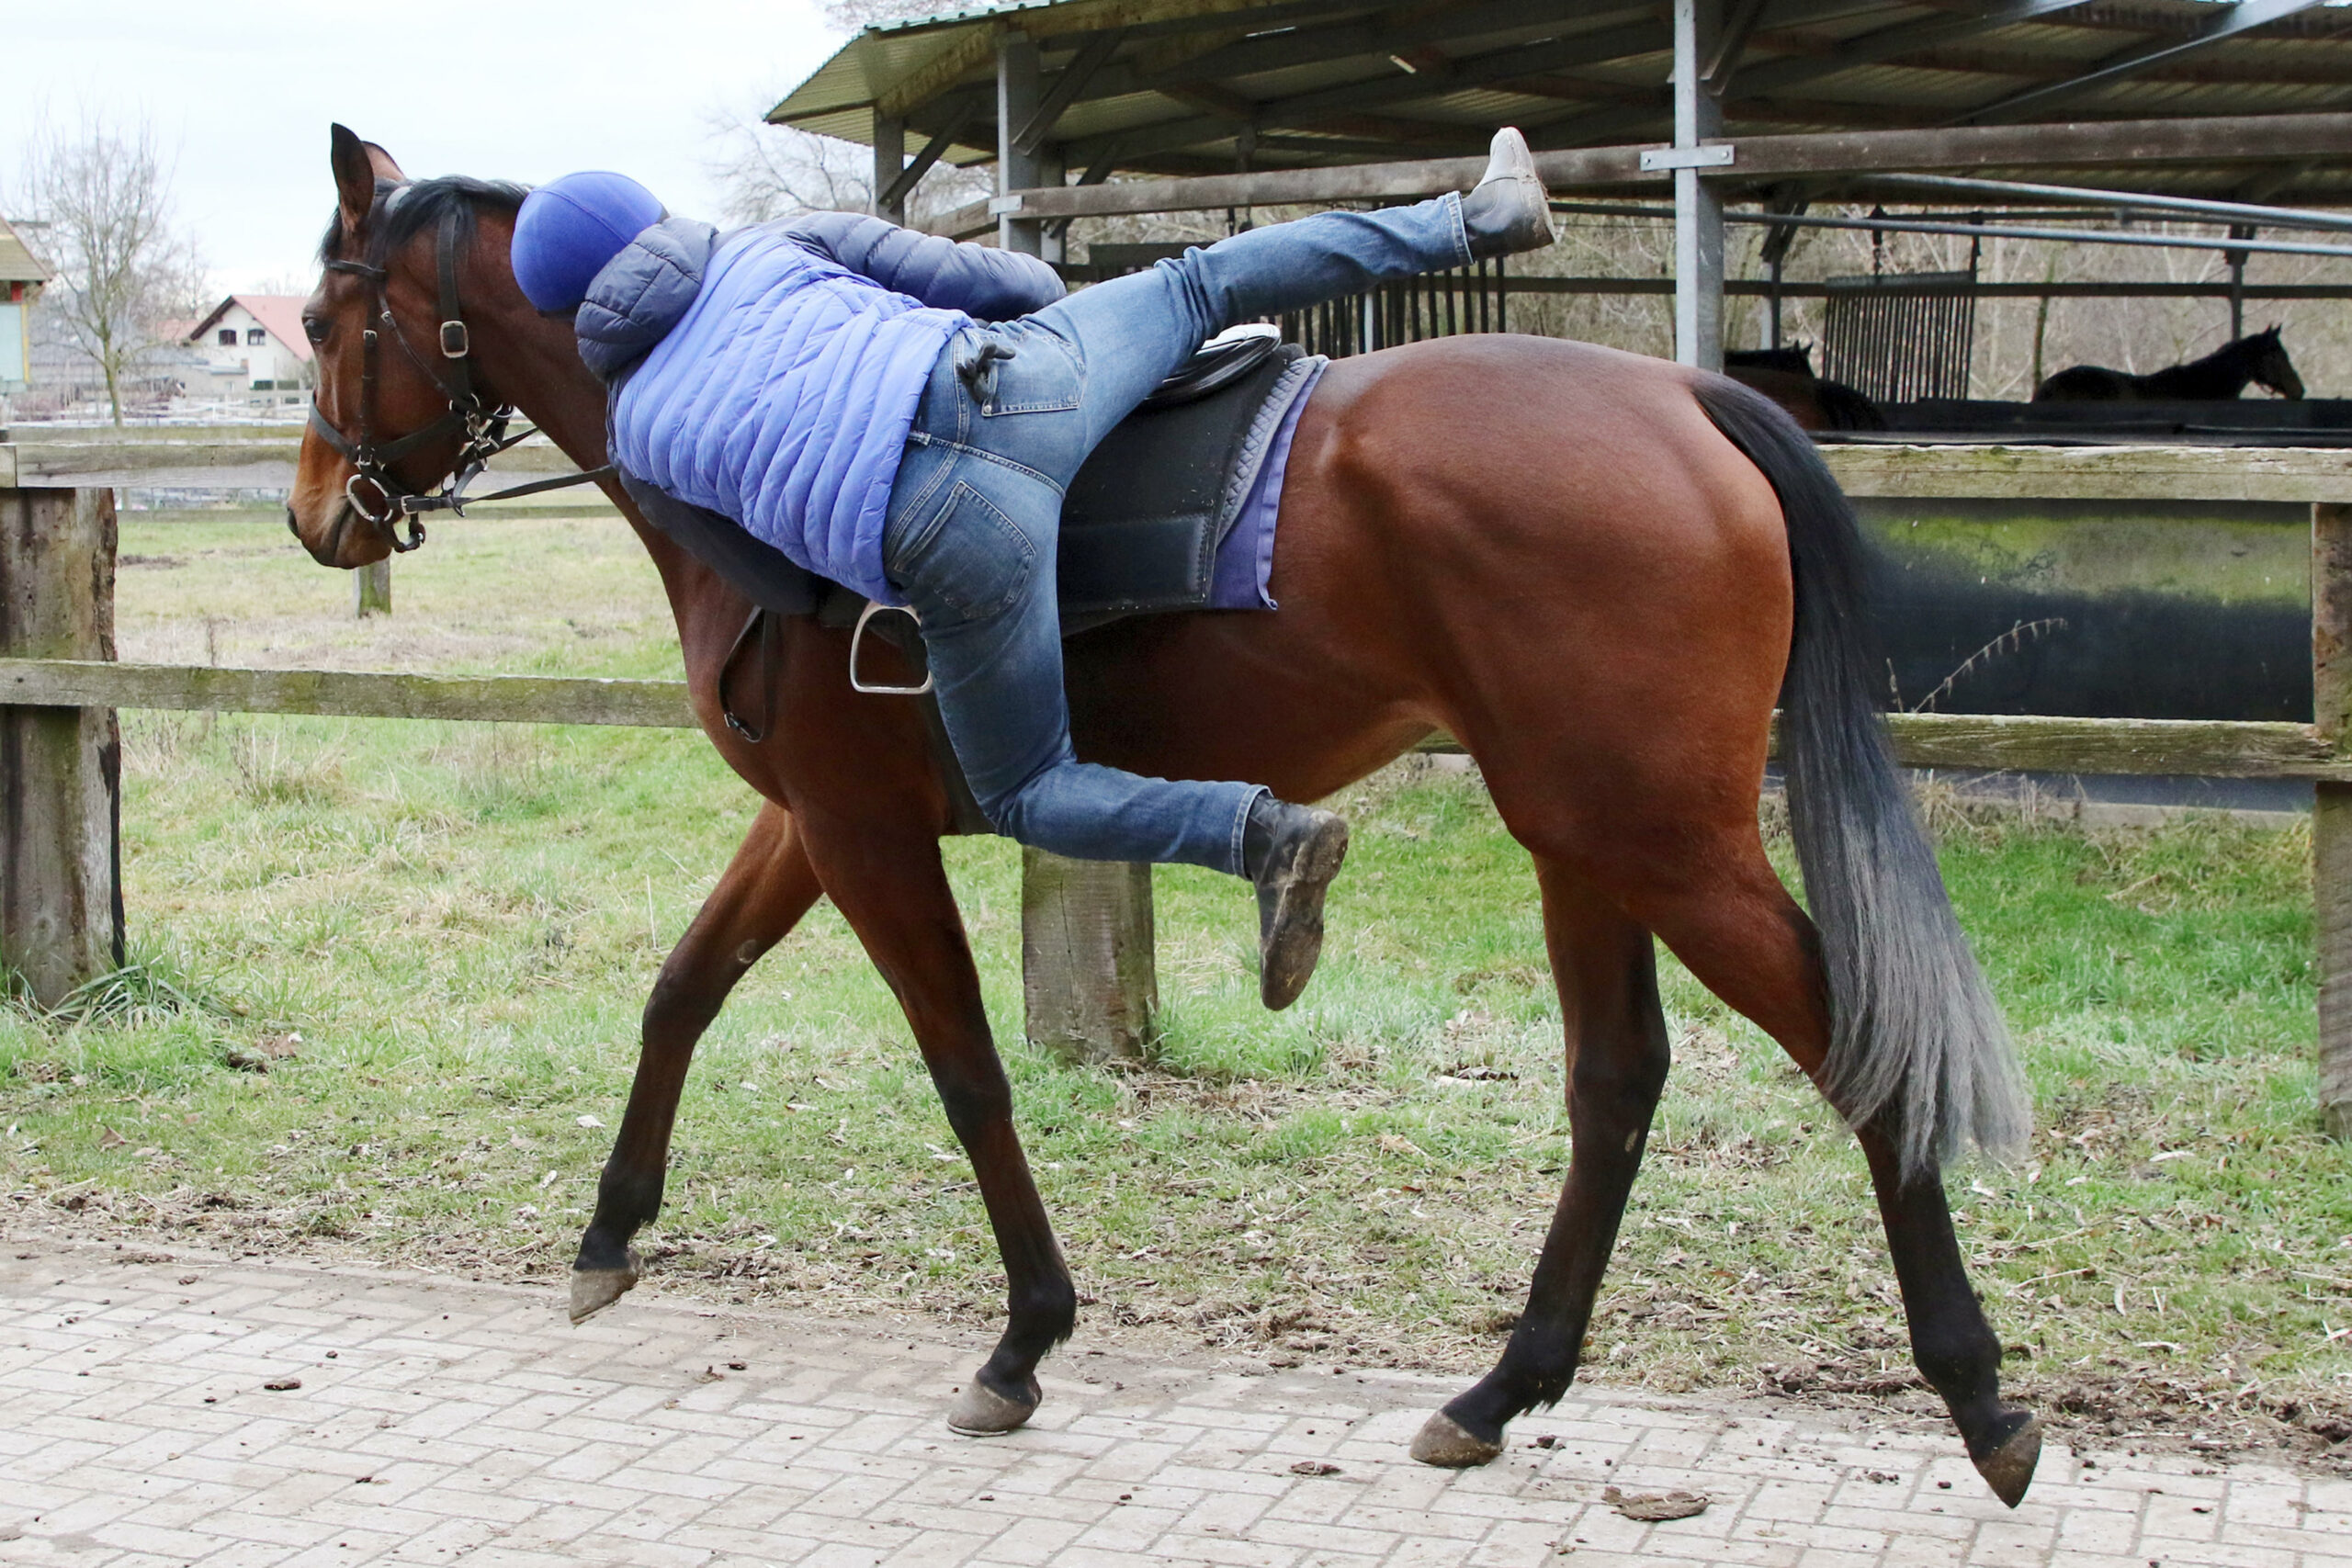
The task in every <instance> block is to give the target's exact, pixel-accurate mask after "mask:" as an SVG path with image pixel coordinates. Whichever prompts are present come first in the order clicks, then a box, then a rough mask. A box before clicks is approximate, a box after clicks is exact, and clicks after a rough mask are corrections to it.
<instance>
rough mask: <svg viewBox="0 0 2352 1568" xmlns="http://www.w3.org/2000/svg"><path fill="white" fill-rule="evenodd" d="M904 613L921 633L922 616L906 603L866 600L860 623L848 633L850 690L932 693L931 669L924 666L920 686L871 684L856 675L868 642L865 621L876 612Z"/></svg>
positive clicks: (915, 694)
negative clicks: (861, 654)
mask: <svg viewBox="0 0 2352 1568" xmlns="http://www.w3.org/2000/svg"><path fill="white" fill-rule="evenodd" d="M876 615H904V616H906V618H907V619H909V620H910V621H912V622H913V623H914V624H915V629H916V631H918V632H920V631H922V616H921V615H916V614H915V613H914V611H913V610H912V609H911V608H910V607H909V606H907V605H904V604H883V603H881V602H880V601H879V600H876V599H868V600H867V601H866V602H865V609H863V610H860V611H859V612H858V613H857V625H856V626H854V627H852V628H851V630H850V634H849V685H850V690H851V691H853V692H863V693H865V694H866V695H867V696H871V697H922V696H929V695H930V694H931V686H932V680H931V671H930V670H928V669H925V670H924V671H923V672H922V685H920V686H869V685H867V684H866V683H865V682H863V681H861V680H859V679H858V678H857V655H858V650H859V649H861V648H863V647H864V646H865V623H866V622H868V621H870V620H872V619H873V618H874V617H875V616H876Z"/></svg>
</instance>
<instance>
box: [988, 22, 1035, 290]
mask: <svg viewBox="0 0 2352 1568" xmlns="http://www.w3.org/2000/svg"><path fill="white" fill-rule="evenodd" d="M1041 70H1042V67H1041V66H1040V64H1039V62H1038V51H1037V44H1036V40H1035V39H1032V38H1030V37H1029V36H1028V35H1027V34H1025V33H1017V32H1014V33H1007V34H1005V35H1004V37H1003V38H1001V39H998V40H997V46H996V147H997V158H996V193H997V195H998V196H1000V197H1001V196H1003V195H1004V194H1005V193H1006V192H1008V191H1016V190H1026V189H1029V188H1030V187H1032V186H1035V185H1036V184H1037V154H1036V152H1035V150H1034V149H1033V150H1029V151H1023V149H1022V148H1021V147H1019V146H1018V145H1017V144H1016V141H1015V139H1016V137H1017V136H1018V134H1019V132H1020V130H1021V128H1022V127H1023V126H1024V125H1026V124H1028V123H1029V119H1030V117H1031V116H1033V115H1035V113H1036V112H1037V97H1038V86H1039V74H1040V72H1041ZM996 243H998V244H999V245H1001V246H1002V247H1003V248H1004V249H1006V250H1008V251H1026V252H1027V253H1028V254H1031V255H1033V256H1034V255H1035V254H1037V253H1038V251H1039V249H1040V248H1041V246H1042V244H1043V243H1044V226H1043V225H1042V224H1041V223H1040V222H1039V221H1038V220H1037V219H1035V218H1026V217H1022V216H1020V215H1018V214H1016V213H1012V212H1004V213H1001V214H999V215H998V218H997V227H996Z"/></svg>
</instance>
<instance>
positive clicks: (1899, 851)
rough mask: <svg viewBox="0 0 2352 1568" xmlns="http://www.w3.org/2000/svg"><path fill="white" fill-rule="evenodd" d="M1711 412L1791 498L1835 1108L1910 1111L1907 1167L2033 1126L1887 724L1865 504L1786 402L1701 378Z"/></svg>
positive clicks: (1787, 737)
mask: <svg viewBox="0 0 2352 1568" xmlns="http://www.w3.org/2000/svg"><path fill="white" fill-rule="evenodd" d="M1692 393H1693V395H1694V396H1695V397H1696V398H1697V400H1698V402H1699V407H1700V408H1701V409H1702V411H1703V412H1705V413H1706V415H1707V417H1708V418H1709V419H1710V420H1713V422H1714V425H1715V428H1716V429H1717V430H1720V431H1722V432H1723V434H1724V438H1725V439H1726V440H1728V441H1729V442H1730V443H1731V444H1732V445H1733V446H1736V447H1738V448H1739V449H1740V451H1741V452H1742V453H1744V454H1746V455H1747V459H1748V461H1749V462H1752V463H1754V464H1755V465H1756V466H1757V468H1760V469H1761V470H1763V473H1764V477H1765V478H1766V479H1770V481H1771V484H1772V489H1773V490H1774V491H1776V492H1777V493H1778V494H1779V496H1780V498H1781V513H1782V515H1783V516H1784V517H1785V519H1786V520H1787V526H1788V531H1789V562H1790V567H1791V570H1792V576H1793V577H1794V579H1795V582H1796V629H1795V634H1794V637H1792V642H1791V647H1790V649H1789V670H1788V679H1787V682H1786V684H1785V686H1784V687H1783V689H1782V692H1781V759H1782V766H1783V767H1784V769H1785V770H1786V773H1787V777H1788V789H1789V827H1790V832H1791V835H1792V837H1793V838H1794V840H1795V841H1796V852H1797V863H1798V864H1799V865H1800V866H1801V867H1802V868H1803V869H1804V890H1805V901H1806V903H1807V905H1808V906H1809V907H1810V908H1811V912H1812V915H1813V921H1814V924H1815V926H1816V927H1817V928H1819V930H1820V932H1821V952H1822V958H1823V961H1824V964H1826V968H1827V971H1828V978H1829V998H1830V1021H1831V1033H1830V1041H1829V1061H1828V1072H1827V1075H1826V1078H1827V1081H1826V1084H1825V1085H1824V1086H1823V1087H1824V1089H1825V1090H1826V1092H1827V1094H1828V1096H1829V1099H1830V1102H1831V1103H1832V1104H1834V1105H1835V1106H1837V1108H1838V1111H1839V1112H1840V1113H1842V1114H1843V1115H1844V1116H1845V1118H1846V1119H1847V1121H1848V1122H1849V1123H1851V1124H1852V1125H1854V1126H1857V1127H1860V1126H1866V1125H1869V1124H1870V1123H1871V1122H1874V1121H1876V1120H1877V1119H1878V1118H1880V1117H1881V1116H1883V1115H1885V1114H1887V1113H1889V1112H1893V1113H1894V1118H1895V1123H1894V1126H1893V1127H1891V1128H1890V1129H1889V1131H1891V1132H1895V1133H1897V1134H1899V1140H1900V1148H1901V1152H1902V1156H1903V1167H1904V1169H1905V1172H1906V1173H1908V1174H1919V1173H1922V1172H1925V1171H1927V1170H1929V1169H1931V1168H1933V1167H1934V1166H1935V1165H1936V1164H1937V1163H1938V1162H1939V1161H1942V1160H1949V1159H1951V1158H1953V1157H1955V1156H1958V1155H1959V1154H1960V1153H1961V1152H1962V1149H1963V1148H1964V1147H1965V1146H1966V1145H1969V1144H1972V1143H1973V1144H1975V1145H1978V1146H1980V1147H1982V1148H1984V1149H1985V1150H1987V1151H1988V1152H1991V1153H1995V1154H2000V1153H2006V1152H2008V1151H2010V1150H2013V1149H2015V1148H2016V1147H2018V1145H2020V1144H2022V1142H2023V1141H2024V1139H2025V1136H2026V1134H2027V1133H2028V1131H2029V1130H2030V1126H2031V1111H2030V1107H2029V1104H2028V1101H2027V1097H2026V1093H2025V1086H2024V1080H2023V1075H2022V1074H2021V1073H2020V1072H2019V1071H2018V1063H2017V1055H2016V1052H2015V1051H2014V1049H2013V1048H2012V1047H2011V1045H2010V1043H2009V1035H2008V1030H2007V1026H2005V1025H2004V1024H2003V1023H2002V1021H2001V1014H2000V1010H1999V1009H1998V1008H1997V1007H1996V1005H1995V1003H1994V1000H1993V994H1992V990H1991V988H1990V987H1987V986H1986V985H1985V976H1984V973H1983V971H1981V970H1980V969H1978V968H1977V966H1976V958H1975V955H1974V954H1973V953H1970V952H1969V949H1968V939H1967V938H1966V937H1964V936H1962V934H1961V930H1960V922H1959V921H1958V920H1957V919H1954V917H1953V915H1952V909H1951V897H1950V896H1949V895H1948V894H1946V892H1945V891H1944V882H1943V875H1942V874H1941V873H1940V872H1939V871H1938V870H1937V869H1936V857H1935V852H1934V851H1933V850H1932V849H1931V848H1930V847H1929V845H1928V838H1927V834H1926V833H1925V832H1924V831H1923V830H1922V829H1921V828H1920V826H1919V821H1918V818H1917V817H1916V816H1915V815H1914V814H1913V811H1912V805H1911V796H1910V792H1909V790H1908V789H1907V788H1906V787H1905V783H1904V779H1903V775H1902V773H1900V772H1899V771H1898V770H1897V769H1896V767H1895V764H1894V752H1893V750H1892V749H1891V747H1890V745H1889V743H1888V739H1887V733H1886V725H1885V722H1884V720H1883V717H1882V716H1881V712H1880V703H1879V698H1878V693H1879V690H1880V681H1879V678H1878V672H1877V660H1876V658H1875V657H1874V654H1873V651H1872V640H1873V639H1872V638H1871V636H1870V632H1869V628H1868V626H1867V624H1866V621H1865V618H1864V611H1865V604H1866V586H1867V585H1866V581H1865V576H1866V569H1865V558H1864V555H1863V547H1862V537H1861V530H1860V525H1858V524H1857V523H1856V521H1855V518H1854V511H1853V507H1852V506H1851V505H1850V504H1849V502H1847V500H1846V497H1845V495H1844V494H1843V493H1842V492H1841V491H1839V490H1838V481H1837V480H1836V479H1834V478H1832V477H1831V475H1830V472H1829V469H1828V468H1827V466H1826V464H1824V463H1823V462H1822V460H1821V456H1820V454H1819V453H1817V452H1816V451H1815V450H1814V446H1813V443H1812V441H1811V440H1809V439H1808V438H1807V437H1806V435H1805V434H1804V431H1802V430H1800V429H1799V428H1798V427H1797V424H1796V422H1795V421H1794V420H1792V419H1791V418H1790V417H1789V416H1788V415H1787V413H1785V412H1782V410H1781V408H1780V406H1779V405H1778V404H1776V403H1774V402H1772V401H1771V400H1770V399H1768V398H1765V397H1763V396H1761V395H1759V394H1758V393H1756V392H1753V391H1751V390H1749V389H1747V388H1746V387H1743V386H1741V385H1740V384H1739V383H1737V382H1736V381H1731V380H1727V379H1725V378H1722V377H1702V378H1700V379H1699V381H1698V382H1697V383H1696V385H1695V386H1694V387H1693V389H1692Z"/></svg>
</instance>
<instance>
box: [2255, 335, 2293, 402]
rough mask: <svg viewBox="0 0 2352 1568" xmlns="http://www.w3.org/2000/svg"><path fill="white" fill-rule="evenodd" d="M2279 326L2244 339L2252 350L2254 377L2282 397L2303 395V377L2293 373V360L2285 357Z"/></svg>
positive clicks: (2285, 352) (2285, 349)
mask: <svg viewBox="0 0 2352 1568" xmlns="http://www.w3.org/2000/svg"><path fill="white" fill-rule="evenodd" d="M2279 331H2280V328H2278V327H2272V328H2271V329H2270V330H2269V331H2268V332H2267V333H2256V334H2255V335H2254V336H2252V337H2250V338H2248V339H2247V340H2246V346H2247V347H2249V348H2251V349H2252V350H2253V351H2254V378H2255V379H2256V381H2259V382H2260V383H2261V384H2262V385H2264V386H2266V387H2267V388H2269V389H2271V390H2272V391H2274V392H2276V393H2278V395H2279V396H2280V397H2282V398H2300V397H2301V396H2302V395H2303V378H2301V376H2298V375H2297V374H2295V362H2294V361H2293V360H2291V359H2289V358H2288V357H2287V345H2286V344H2283V343H2281V342H2279V341H2278V333H2279Z"/></svg>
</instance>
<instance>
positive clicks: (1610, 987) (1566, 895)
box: [1413, 862, 1668, 1466]
mask: <svg viewBox="0 0 2352 1568" xmlns="http://www.w3.org/2000/svg"><path fill="white" fill-rule="evenodd" d="M1537 874H1538V876H1539V877H1540V879H1541V881H1542V883H1543V887H1544V944H1545V946H1546V948H1547V949H1548V950H1549V952H1550V954H1551V959H1552V974H1553V977H1554V981H1555V984H1556V985H1557V987H1558V988H1559V993H1560V1011H1561V1016H1562V1020H1563V1021H1564V1023H1565V1024H1566V1033H1567V1053H1568V1122H1569V1128H1570V1133H1571V1135H1572V1136H1573V1138H1574V1140H1575V1142H1574V1145H1573V1150H1572V1154H1571V1157H1570V1159H1569V1162H1568V1176H1567V1180H1566V1183H1565V1184H1564V1186H1563V1187H1562V1189H1561V1192H1560V1201H1559V1206H1558V1207H1557V1208H1556V1209H1555V1211H1554V1212H1553V1214H1552V1228H1551V1231H1550V1233H1549V1234H1548V1235H1545V1236H1544V1251H1543V1254H1542V1256H1541V1258H1539V1259H1538V1260H1537V1262H1536V1265H1535V1279H1534V1282H1533V1284H1532V1287H1531V1288H1530V1289H1529V1291H1528V1295H1527V1309H1526V1311H1524V1312H1523V1313H1521V1314H1520V1319H1519V1325H1518V1327H1516V1328H1514V1329H1513V1330H1512V1331H1511V1337H1510V1343H1509V1344H1508V1345H1506V1346H1505V1347H1504V1348H1503V1354H1502V1359H1500V1360H1499V1361H1498V1362H1497V1363H1496V1364H1495V1369H1494V1371H1490V1372H1488V1373H1487V1375H1486V1376H1485V1377H1484V1378H1482V1379H1481V1380H1479V1382H1477V1384H1476V1386H1475V1387H1473V1388H1471V1389H1470V1390H1469V1391H1468V1392H1466V1393H1463V1394H1461V1395H1459V1396H1458V1397H1456V1398H1455V1399H1454V1400H1453V1402H1452V1403H1451V1404H1447V1405H1446V1407H1445V1408H1444V1409H1443V1410H1442V1411H1441V1412H1439V1413H1438V1414H1437V1415H1435V1416H1430V1419H1429V1423H1428V1424H1427V1425H1426V1426H1424V1427H1422V1428H1421V1432H1420V1435H1419V1437H1418V1438H1415V1439H1414V1440H1413V1457H1414V1458H1415V1459H1418V1460H1419V1461H1422V1462H1423V1463H1425V1464H1437V1465H1448V1466H1461V1465H1472V1464H1484V1463H1486V1462H1487V1461H1489V1460H1491V1459H1493V1458H1495V1456H1496V1455H1498V1454H1499V1453H1501V1452H1502V1442H1503V1427H1504V1426H1505V1425H1506V1424H1507V1423H1509V1422H1510V1420H1511V1419H1512V1417H1514V1416H1519V1415H1520V1414H1521V1413H1522V1412H1524V1411H1526V1410H1529V1409H1531V1408H1532V1407H1533V1406H1535V1405H1538V1404H1553V1403H1554V1402H1555V1401H1556V1400H1558V1399H1559V1397H1560V1396H1561V1395H1562V1394H1564V1393H1566V1392H1567V1391H1568V1382H1569V1381H1570V1380H1571V1379H1572V1378H1574V1377H1575V1375H1576V1370H1577V1359H1578V1357H1579V1355H1580V1353H1581V1351H1582V1348H1583V1345H1584V1336H1585V1326H1586V1324H1587V1323H1588V1322H1589V1319H1590V1318H1591V1316H1592V1303H1593V1298H1594V1297H1595V1296H1596V1295H1597V1294H1598V1293H1599V1292H1600V1277H1601V1274H1602V1271H1603V1270H1604V1269H1606V1268H1607V1267H1608V1264H1609V1254H1610V1250H1611V1247H1613V1246H1614V1245H1615V1243H1616V1239H1617V1224H1618V1222H1619V1220H1621V1219H1622V1218H1623V1215H1624V1213H1625V1200H1626V1196H1627V1194H1628V1193H1630V1192H1631V1191H1632V1190H1633V1185H1634V1171H1635V1169H1636V1168H1639V1166H1640V1165H1641V1161H1642V1145H1643V1143H1644V1141H1645V1139H1646V1138H1647V1137H1648V1134H1649V1126H1650V1117H1651V1115H1652V1113H1653V1112H1654V1111H1656V1110H1657V1100H1658V1095H1659V1092H1660V1091H1661V1090H1662V1089H1664V1087H1665V1084H1666V1072H1667V1066H1668V1047H1667V1041H1666V1018H1665V1015H1664V1013H1663V1012H1662V1011H1661V1010H1660V1009H1659V1006H1658V998H1657V964H1656V959H1655V956H1654V954H1653V953H1652V951H1651V947H1650V935H1649V932H1647V931H1644V930H1643V929H1642V928H1641V927H1639V926H1637V925H1635V924H1634V922H1633V921H1631V920H1629V919H1626V918H1625V916H1624V915H1623V913H1622V912H1621V911H1619V910H1618V909H1617V908H1616V907H1615V906H1614V905H1613V904H1612V903H1610V902H1608V901H1606V900H1604V899H1602V898H1601V897H1599V896H1597V895H1596V894H1595V893H1594V892H1593V891H1592V889H1591V888H1590V887H1589V886H1587V885H1586V884H1584V883H1583V882H1582V880H1581V879H1579V878H1577V876H1576V875H1575V874H1572V873H1570V872H1568V871H1567V870H1566V869H1565V868H1563V867H1561V866H1559V865H1557V864H1556V863H1544V862H1539V863H1538V866H1537Z"/></svg>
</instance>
